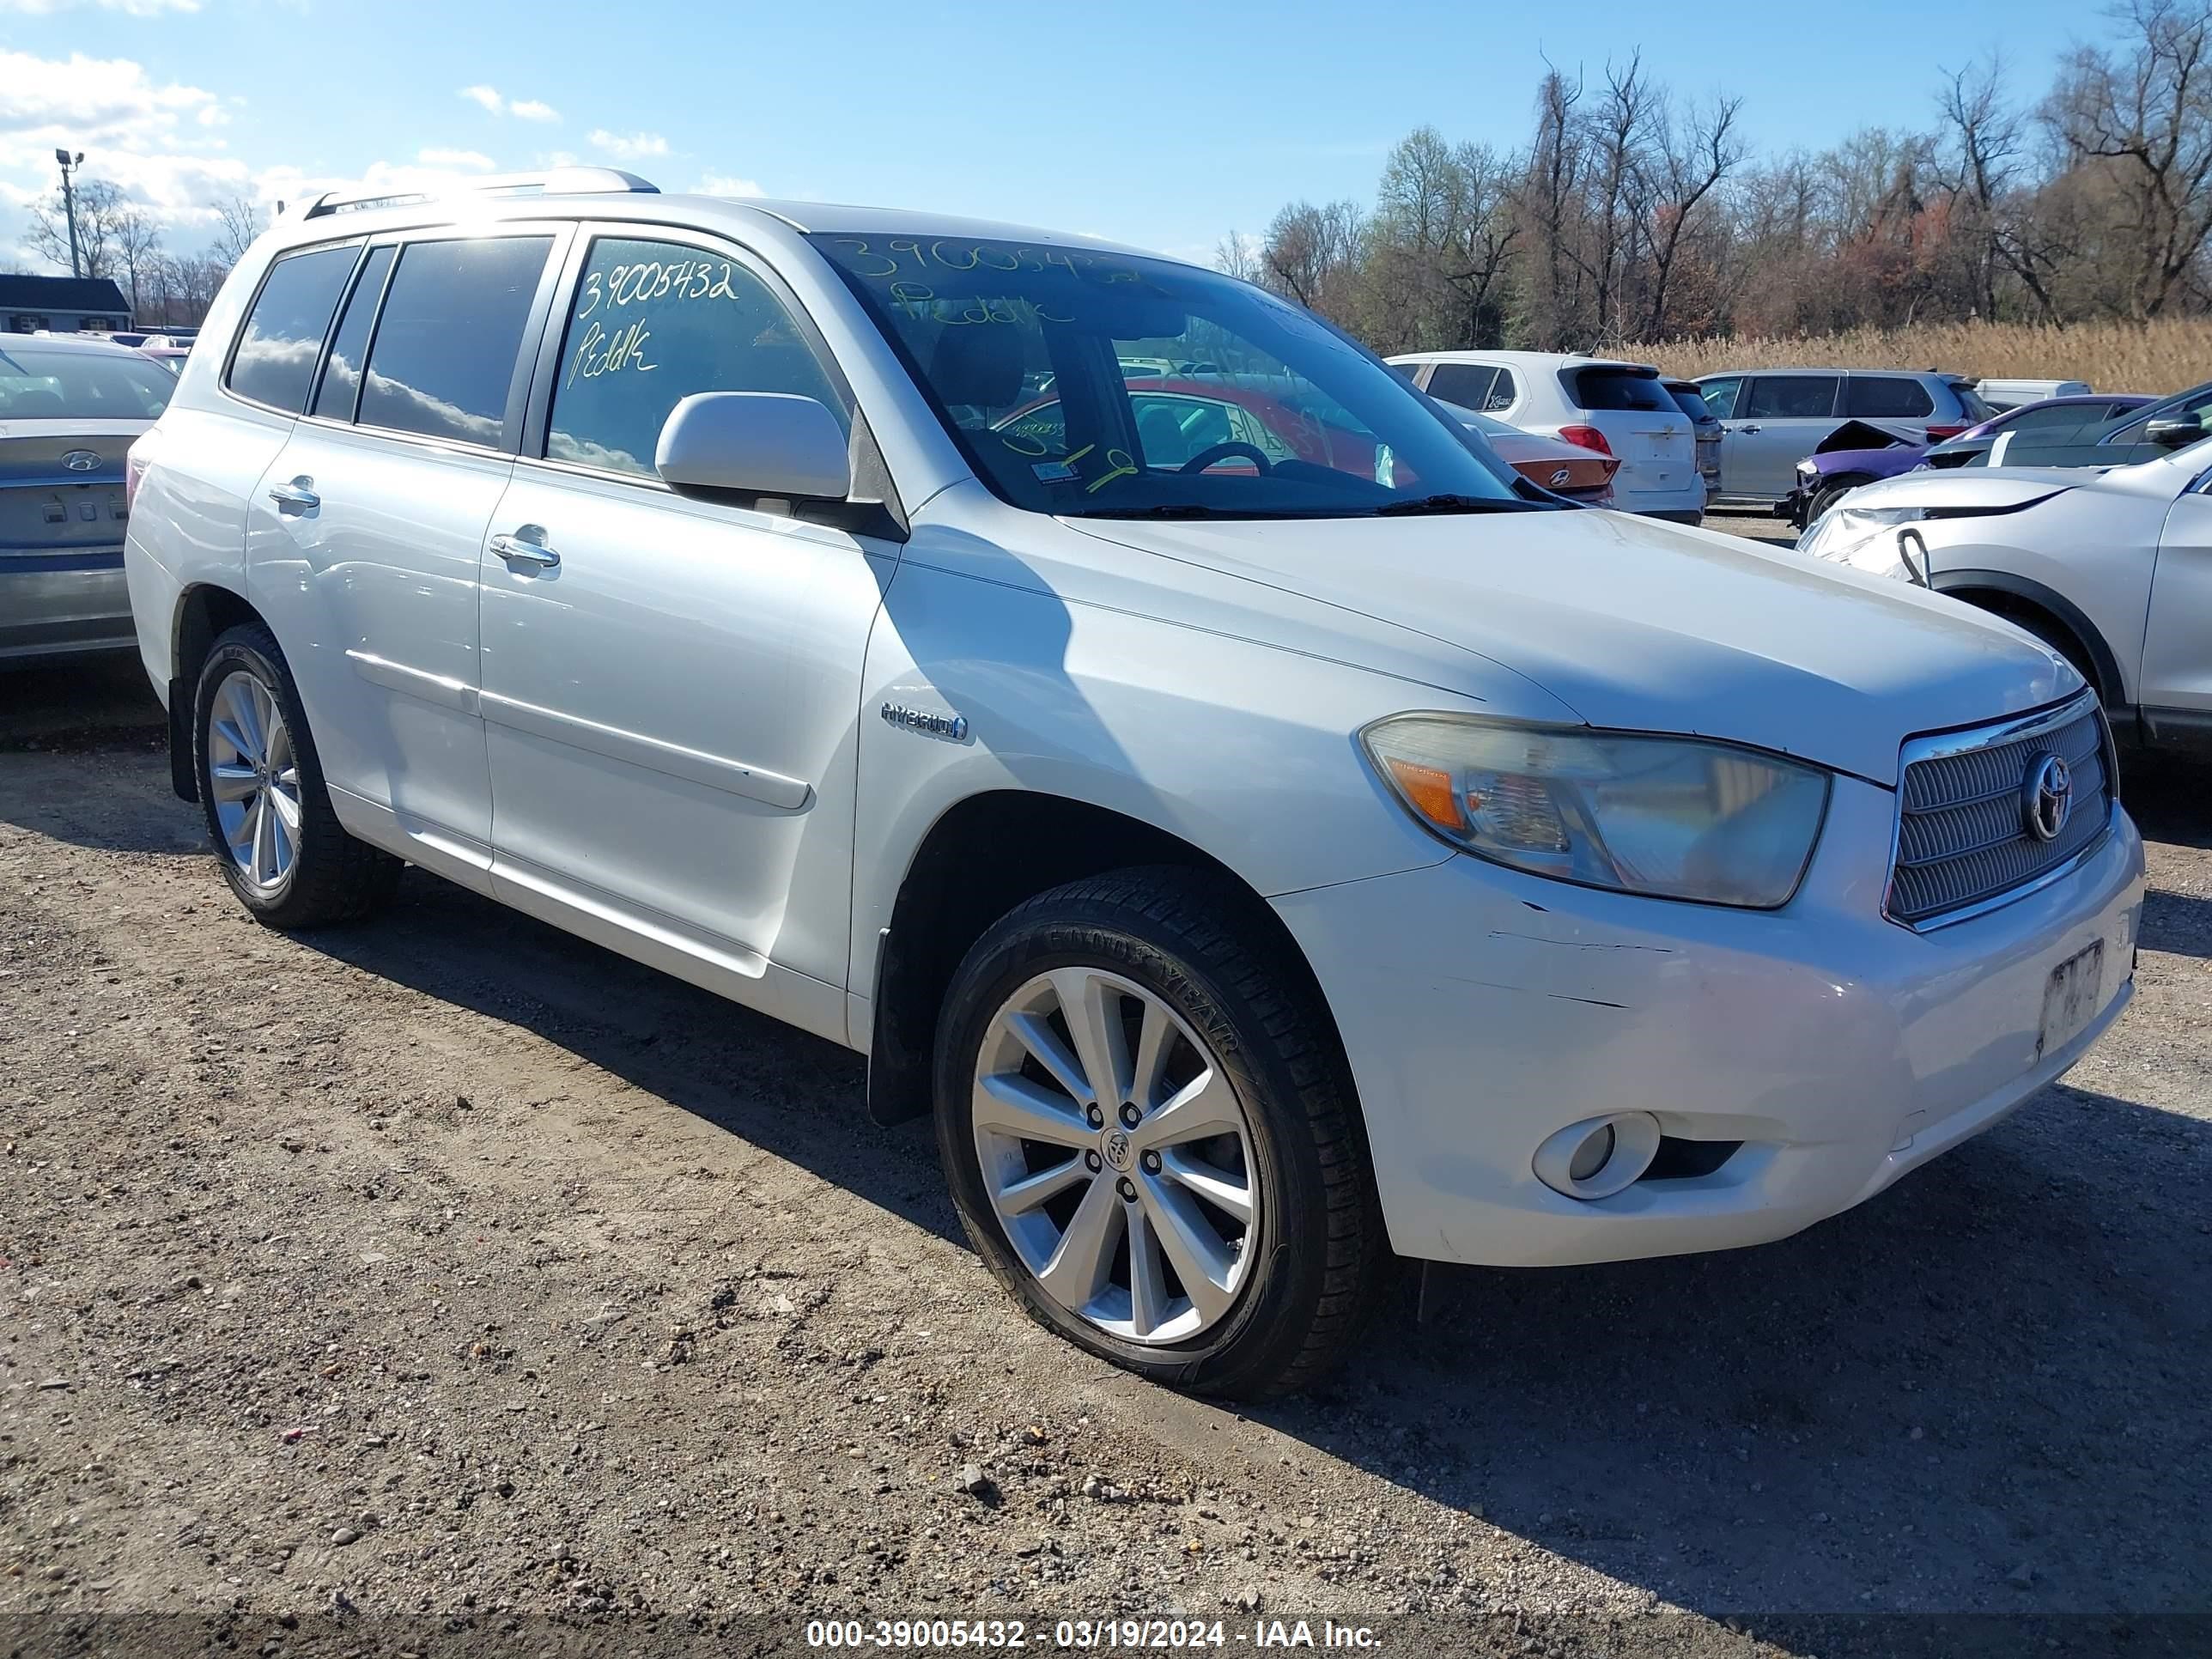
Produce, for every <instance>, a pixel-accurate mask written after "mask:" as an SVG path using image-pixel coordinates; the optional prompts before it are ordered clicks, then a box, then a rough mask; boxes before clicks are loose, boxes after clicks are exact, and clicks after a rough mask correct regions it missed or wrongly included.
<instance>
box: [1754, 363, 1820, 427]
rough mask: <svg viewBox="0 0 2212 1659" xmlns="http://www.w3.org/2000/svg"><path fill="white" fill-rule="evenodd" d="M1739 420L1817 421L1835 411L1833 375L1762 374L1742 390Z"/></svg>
mask: <svg viewBox="0 0 2212 1659" xmlns="http://www.w3.org/2000/svg"><path fill="white" fill-rule="evenodd" d="M1742 401H1743V404H1744V405H1745V407H1744V408H1743V410H1741V413H1740V415H1739V416H1738V418H1740V419H1743V420H1751V421H1802V420H1817V419H1819V418H1820V417H1821V416H1826V415H1832V414H1833V413H1834V412H1835V409H1836V377H1835V376H1834V375H1832V374H1762V375H1760V376H1759V378H1758V379H1756V380H1753V381H1752V383H1751V384H1750V385H1749V386H1747V387H1746V388H1745V389H1744V395H1743V399H1742Z"/></svg>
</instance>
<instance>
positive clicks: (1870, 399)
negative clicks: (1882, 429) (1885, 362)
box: [1844, 374, 1936, 421]
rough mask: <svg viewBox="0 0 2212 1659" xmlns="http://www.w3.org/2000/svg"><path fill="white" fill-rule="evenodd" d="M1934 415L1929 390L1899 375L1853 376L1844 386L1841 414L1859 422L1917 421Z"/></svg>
mask: <svg viewBox="0 0 2212 1659" xmlns="http://www.w3.org/2000/svg"><path fill="white" fill-rule="evenodd" d="M1935 412H1936V400H1935V399H1934V398H1931V397H1929V395H1928V388H1927V387H1926V386H1923V385H1921V384H1920V382H1919V381H1917V380H1907V379H1905V376H1903V375H1902V374H1854V375H1852V376H1851V378H1850V380H1846V381H1844V414H1846V415H1850V416H1857V417H1858V418H1859V419H1862V420H1870V421H1917V420H1924V419H1925V418H1926V417H1927V416H1930V415H1933V414H1934V413H1935Z"/></svg>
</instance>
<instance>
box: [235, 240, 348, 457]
mask: <svg viewBox="0 0 2212 1659" xmlns="http://www.w3.org/2000/svg"><path fill="white" fill-rule="evenodd" d="M360 257H361V246H360V244H359V243H348V244H347V245H346V246H343V247H325V248H317V249H316V250H315V251H314V252H312V253H290V254H287V255H285V257H284V258H281V259H279V260H278V261H277V262H276V264H273V265H271V266H270V268H269V275H268V277H267V278H266V280H264V282H263V283H262V284H261V292H260V293H259V294H258V295H256V296H255V297H254V301H253V309H252V311H251V312H249V313H246V327H245V329H244V330H243V331H241V332H240V335H239V337H238V349H237V350H236V351H235V352H234V353H233V354H232V356H231V360H230V380H229V386H230V389H231V390H232V391H233V392H236V393H237V394H238V395H239V396H240V397H241V398H252V400H253V401H254V402H255V403H257V404H268V405H269V406H270V408H271V409H281V410H284V411H285V412H286V413H287V414H291V415H297V414H298V413H300V411H301V410H304V409H305V408H307V387H308V386H309V385H310V384H311V383H313V380H314V378H315V360H316V359H317V358H318V357H319V356H322V355H323V336H324V335H325V334H326V333H327V332H329V331H330V326H331V313H332V312H334V311H336V310H337V308H338V295H341V294H343V293H344V292H345V284H346V278H347V277H348V276H351V275H352V274H353V266H354V261H355V260H356V259H357V258H360Z"/></svg>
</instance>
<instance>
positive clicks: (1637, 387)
mask: <svg viewBox="0 0 2212 1659" xmlns="http://www.w3.org/2000/svg"><path fill="white" fill-rule="evenodd" d="M1559 384H1560V386H1562V387H1564V388H1565V391H1566V394H1567V401H1568V402H1569V403H1570V404H1573V405H1574V406H1575V407H1576V408H1577V409H1642V410H1659V411H1662V412H1663V413H1666V414H1668V415H1679V414H1680V413H1681V410H1678V409H1676V408H1675V407H1674V399H1673V398H1670V397H1668V395H1667V388H1666V387H1665V386H1662V385H1661V384H1660V383H1659V377H1658V376H1657V375H1656V374H1638V373H1637V372H1636V371H1635V370H1634V369H1632V368H1565V369H1561V370H1560V371H1559Z"/></svg>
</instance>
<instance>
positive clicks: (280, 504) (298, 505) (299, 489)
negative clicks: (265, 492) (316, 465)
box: [269, 473, 323, 513]
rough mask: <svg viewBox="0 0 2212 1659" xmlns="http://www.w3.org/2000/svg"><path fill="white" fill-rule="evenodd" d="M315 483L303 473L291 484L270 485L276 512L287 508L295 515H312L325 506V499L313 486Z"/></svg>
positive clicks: (270, 496)
mask: <svg viewBox="0 0 2212 1659" xmlns="http://www.w3.org/2000/svg"><path fill="white" fill-rule="evenodd" d="M314 482H315V481H314V480H313V478H310V477H307V475H306V474H304V473H302V474H301V476H300V477H296V478H295V479H293V480H292V482H291V483H277V484H270V486H269V499H270V501H274V502H276V510H277V511H278V512H280V513H281V512H283V511H284V510H285V509H286V508H287V507H289V508H290V509H291V510H292V511H293V512H295V513H312V512H313V511H314V510H315V509H316V508H317V507H320V506H321V505H322V504H323V498H322V497H321V496H320V495H317V494H315V492H314V490H313V489H311V488H310V487H309V486H311V485H312V484H313V483H314Z"/></svg>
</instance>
